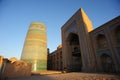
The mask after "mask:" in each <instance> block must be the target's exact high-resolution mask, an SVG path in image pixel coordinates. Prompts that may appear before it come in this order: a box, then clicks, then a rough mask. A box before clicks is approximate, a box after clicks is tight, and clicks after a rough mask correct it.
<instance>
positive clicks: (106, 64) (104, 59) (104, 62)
mask: <svg viewBox="0 0 120 80" xmlns="http://www.w3.org/2000/svg"><path fill="white" fill-rule="evenodd" d="M100 59H101V66H102V69H103V71H104V72H112V71H113V65H114V64H113V60H112V58H111V56H109V55H107V54H105V53H103V54H102V55H101V56H100Z"/></svg>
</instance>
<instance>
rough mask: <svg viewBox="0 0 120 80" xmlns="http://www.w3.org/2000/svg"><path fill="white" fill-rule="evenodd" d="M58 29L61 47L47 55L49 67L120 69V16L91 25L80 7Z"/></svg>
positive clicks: (57, 68) (118, 70) (97, 70)
mask: <svg viewBox="0 0 120 80" xmlns="http://www.w3.org/2000/svg"><path fill="white" fill-rule="evenodd" d="M61 33H62V48H60V50H59V49H57V50H55V51H54V52H52V53H51V54H50V55H49V58H50V60H51V61H50V62H51V69H53V70H61V69H64V68H66V69H67V71H83V72H106V73H108V72H110V73H114V72H120V68H119V67H120V16H118V17H116V18H114V19H112V20H111V21H109V22H107V23H105V24H103V25H102V26H100V27H98V28H96V29H93V27H92V22H91V20H90V19H89V18H88V16H87V15H86V13H85V12H84V11H83V9H79V10H78V11H77V12H76V13H75V14H74V15H73V16H72V17H71V18H70V19H69V20H68V21H67V22H66V23H65V24H64V25H63V26H62V28H61ZM60 54H62V60H61V63H62V65H60V60H59V59H60V56H61V55H60ZM61 66H62V68H60V67H61Z"/></svg>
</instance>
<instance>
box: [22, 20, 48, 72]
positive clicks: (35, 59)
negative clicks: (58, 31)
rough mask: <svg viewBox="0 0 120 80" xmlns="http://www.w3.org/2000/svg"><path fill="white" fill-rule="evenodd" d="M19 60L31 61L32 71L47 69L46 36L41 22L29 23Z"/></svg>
mask: <svg viewBox="0 0 120 80" xmlns="http://www.w3.org/2000/svg"><path fill="white" fill-rule="evenodd" d="M21 60H23V61H26V62H29V63H32V71H39V70H46V69H47V36H46V27H45V25H44V24H43V23H40V22H32V23H31V24H30V27H29V30H28V32H27V35H26V39H25V42H24V47H23V51H22V55H21Z"/></svg>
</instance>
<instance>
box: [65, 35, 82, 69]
mask: <svg viewBox="0 0 120 80" xmlns="http://www.w3.org/2000/svg"><path fill="white" fill-rule="evenodd" d="M67 43H68V45H67V47H68V55H69V59H68V60H70V63H69V70H70V71H81V68H82V59H81V51H80V45H79V38H78V35H77V34H74V33H70V34H69V36H68V38H67Z"/></svg>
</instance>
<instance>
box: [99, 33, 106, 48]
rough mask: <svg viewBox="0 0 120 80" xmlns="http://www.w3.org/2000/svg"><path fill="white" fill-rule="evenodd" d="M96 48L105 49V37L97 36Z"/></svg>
mask: <svg viewBox="0 0 120 80" xmlns="http://www.w3.org/2000/svg"><path fill="white" fill-rule="evenodd" d="M97 48H98V49H101V48H107V40H106V38H105V35H103V34H99V35H98V36H97Z"/></svg>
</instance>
